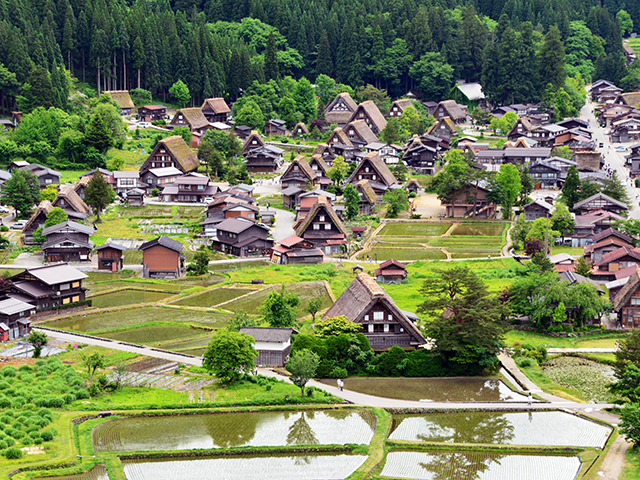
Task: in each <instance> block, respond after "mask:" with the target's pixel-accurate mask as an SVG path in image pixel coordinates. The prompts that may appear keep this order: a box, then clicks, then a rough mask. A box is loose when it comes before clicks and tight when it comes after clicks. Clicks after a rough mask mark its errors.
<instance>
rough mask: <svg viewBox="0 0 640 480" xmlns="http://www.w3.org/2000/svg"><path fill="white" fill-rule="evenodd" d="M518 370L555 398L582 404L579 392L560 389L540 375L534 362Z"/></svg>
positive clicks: (564, 388) (538, 367)
mask: <svg viewBox="0 0 640 480" xmlns="http://www.w3.org/2000/svg"><path fill="white" fill-rule="evenodd" d="M518 368H520V371H521V372H522V373H524V374H525V375H526V376H527V378H529V380H531V381H532V382H533V383H535V384H536V385H537V386H538V387H540V388H541V389H542V391H544V392H546V393H550V394H551V395H555V396H557V397H562V398H566V399H568V400H571V401H572V402H578V403H584V400H582V399H581V398H580V392H579V391H578V390H576V389H573V388H566V387H562V386H560V385H558V384H557V383H554V382H553V381H552V380H551V379H550V378H548V377H547V376H546V375H545V374H544V373H542V370H540V366H539V365H538V364H537V363H536V362H531V366H529V367H518Z"/></svg>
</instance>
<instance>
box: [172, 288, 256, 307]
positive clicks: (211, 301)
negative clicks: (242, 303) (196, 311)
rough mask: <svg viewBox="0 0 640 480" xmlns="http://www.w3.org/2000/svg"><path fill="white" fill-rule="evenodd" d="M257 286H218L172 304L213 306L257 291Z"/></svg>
mask: <svg viewBox="0 0 640 480" xmlns="http://www.w3.org/2000/svg"><path fill="white" fill-rule="evenodd" d="M257 290H258V289H255V288H216V289H214V290H210V291H208V292H204V293H201V294H199V295H193V296H191V297H188V298H185V299H182V300H178V301H177V302H173V303H172V305H187V306H191V307H213V306H215V305H218V304H220V303H223V302H228V301H229V300H233V299H234V298H238V297H241V296H242V295H246V294H247V293H251V292H255V291H257Z"/></svg>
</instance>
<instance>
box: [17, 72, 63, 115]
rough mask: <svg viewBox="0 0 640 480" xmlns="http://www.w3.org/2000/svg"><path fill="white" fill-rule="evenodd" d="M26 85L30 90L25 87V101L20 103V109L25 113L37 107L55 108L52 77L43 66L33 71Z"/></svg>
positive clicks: (23, 90)
mask: <svg viewBox="0 0 640 480" xmlns="http://www.w3.org/2000/svg"><path fill="white" fill-rule="evenodd" d="M26 83H27V84H28V88H26V86H23V88H22V95H23V99H24V100H21V102H20V107H21V108H22V110H23V111H24V112H30V111H31V110H34V109H35V108H37V107H44V108H49V107H53V106H54V105H55V104H56V103H57V102H56V92H55V91H54V89H53V85H52V83H51V76H50V75H49V72H47V70H46V69H45V68H44V67H43V66H42V65H38V66H37V67H36V68H34V69H33V70H32V71H31V73H30V74H29V76H28V77H27V82H26Z"/></svg>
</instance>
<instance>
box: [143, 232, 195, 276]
mask: <svg viewBox="0 0 640 480" xmlns="http://www.w3.org/2000/svg"><path fill="white" fill-rule="evenodd" d="M183 249H184V245H183V244H182V243H181V242H178V241H177V240H173V239H172V238H169V237H165V236H162V237H158V238H155V239H153V240H150V241H148V242H145V243H143V244H142V245H140V247H139V248H138V250H141V251H142V275H143V277H144V278H179V277H181V276H182V275H183V274H184V272H185V268H184V259H185V257H184V255H182V250H183Z"/></svg>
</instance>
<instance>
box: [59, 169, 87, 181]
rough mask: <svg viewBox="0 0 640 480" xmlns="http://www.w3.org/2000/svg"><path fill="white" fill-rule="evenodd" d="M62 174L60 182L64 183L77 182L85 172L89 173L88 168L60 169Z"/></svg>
mask: <svg viewBox="0 0 640 480" xmlns="http://www.w3.org/2000/svg"><path fill="white" fill-rule="evenodd" d="M60 173H61V174H62V176H61V177H60V184H63V183H75V182H77V181H78V178H79V177H80V175H82V174H83V173H87V171H86V170H60Z"/></svg>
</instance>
